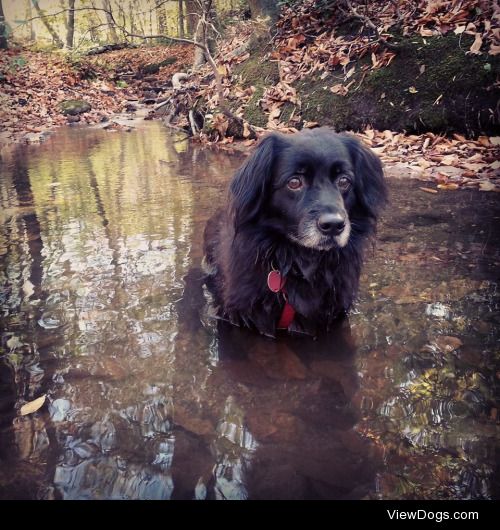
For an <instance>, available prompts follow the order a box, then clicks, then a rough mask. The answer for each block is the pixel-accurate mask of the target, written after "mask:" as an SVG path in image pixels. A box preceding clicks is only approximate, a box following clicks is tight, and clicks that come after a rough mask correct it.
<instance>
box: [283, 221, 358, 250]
mask: <svg viewBox="0 0 500 530" xmlns="http://www.w3.org/2000/svg"><path fill="white" fill-rule="evenodd" d="M350 235H351V223H350V222H349V218H348V217H347V216H345V217H344V216H343V215H342V214H340V213H327V214H321V215H320V216H319V217H318V218H316V219H307V220H304V221H303V222H302V223H300V225H299V228H298V233H297V235H291V236H290V238H291V239H292V240H293V241H295V242H296V243H299V245H302V246H303V247H307V248H314V249H316V250H331V249H332V248H334V247H337V248H342V247H345V246H346V245H347V242H348V241H349V236H350Z"/></svg>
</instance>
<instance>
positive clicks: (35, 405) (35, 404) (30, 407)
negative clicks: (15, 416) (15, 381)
mask: <svg viewBox="0 0 500 530" xmlns="http://www.w3.org/2000/svg"><path fill="white" fill-rule="evenodd" d="M46 397H47V396H46V395H45V394H44V395H43V396H40V397H39V398H37V399H34V400H33V401H30V402H29V403H26V404H25V405H23V406H22V407H21V411H20V413H21V416H26V415H27V414H33V412H36V411H37V410H38V409H40V408H41V407H42V405H43V404H44V403H45V399H46Z"/></svg>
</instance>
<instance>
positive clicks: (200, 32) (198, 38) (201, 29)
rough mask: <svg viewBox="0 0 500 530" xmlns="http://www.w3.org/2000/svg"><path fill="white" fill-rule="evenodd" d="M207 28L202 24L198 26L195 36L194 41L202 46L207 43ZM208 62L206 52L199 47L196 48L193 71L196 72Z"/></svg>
mask: <svg viewBox="0 0 500 530" xmlns="http://www.w3.org/2000/svg"><path fill="white" fill-rule="evenodd" d="M206 31H207V28H206V27H205V25H204V24H202V23H200V24H198V28H197V29H196V31H195V34H194V36H193V40H194V41H195V42H199V43H200V44H203V43H205V42H206V41H207V36H206ZM206 62H207V58H206V57H205V52H204V51H203V50H202V49H201V48H200V47H199V46H196V47H195V49H194V60H193V69H194V70H196V69H198V68H199V67H200V66H202V65H204V64H205V63H206Z"/></svg>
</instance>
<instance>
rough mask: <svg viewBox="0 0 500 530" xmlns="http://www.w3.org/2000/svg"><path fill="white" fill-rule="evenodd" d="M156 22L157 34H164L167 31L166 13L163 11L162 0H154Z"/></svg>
mask: <svg viewBox="0 0 500 530" xmlns="http://www.w3.org/2000/svg"><path fill="white" fill-rule="evenodd" d="M155 9H156V22H157V30H158V35H166V33H167V13H166V12H165V2H164V0H155Z"/></svg>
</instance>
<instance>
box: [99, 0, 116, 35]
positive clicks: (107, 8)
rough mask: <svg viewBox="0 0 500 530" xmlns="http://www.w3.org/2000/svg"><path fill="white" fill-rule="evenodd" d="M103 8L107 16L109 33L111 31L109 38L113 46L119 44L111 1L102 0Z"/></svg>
mask: <svg viewBox="0 0 500 530" xmlns="http://www.w3.org/2000/svg"><path fill="white" fill-rule="evenodd" d="M102 6H103V10H104V12H105V15H106V22H107V23H108V31H109V37H108V38H109V40H110V41H111V43H112V44H115V43H117V42H118V35H117V34H116V25H115V21H114V19H113V12H112V10H111V2H110V0H102Z"/></svg>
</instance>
